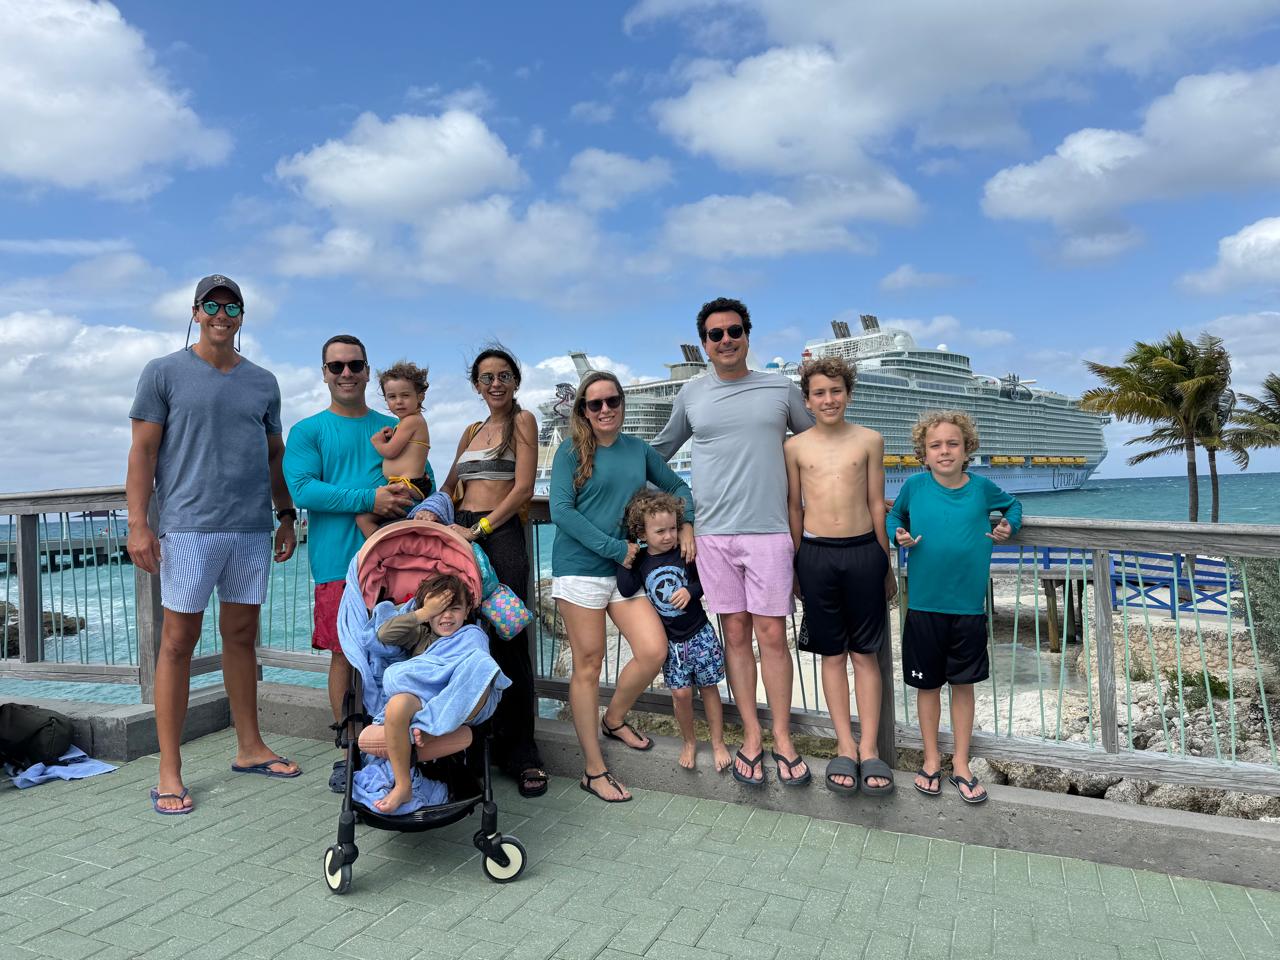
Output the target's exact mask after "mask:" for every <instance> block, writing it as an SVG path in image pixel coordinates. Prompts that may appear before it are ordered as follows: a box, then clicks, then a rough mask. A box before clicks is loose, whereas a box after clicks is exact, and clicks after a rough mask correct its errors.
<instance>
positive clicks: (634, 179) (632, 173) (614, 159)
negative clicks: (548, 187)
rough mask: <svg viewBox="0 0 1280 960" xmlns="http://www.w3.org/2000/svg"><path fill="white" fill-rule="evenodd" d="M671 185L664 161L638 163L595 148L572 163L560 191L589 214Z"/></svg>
mask: <svg viewBox="0 0 1280 960" xmlns="http://www.w3.org/2000/svg"><path fill="white" fill-rule="evenodd" d="M670 182H671V164H669V163H667V161H666V160H663V159H662V158H661V157H650V158H649V159H648V160H636V159H635V158H633V157H628V156H626V155H624V154H621V153H610V152H609V151H607V150H599V149H596V148H595V147H592V148H590V149H587V150H583V151H582V152H581V153H579V154H577V155H576V156H574V158H573V159H572V160H570V161H569V169H568V171H566V173H565V175H564V176H563V177H561V178H560V189H561V190H563V191H565V192H566V193H570V194H573V195H574V196H576V197H577V198H578V202H579V203H580V204H581V205H582V206H583V207H585V208H586V209H588V210H608V209H611V208H613V207H616V206H618V205H619V204H621V203H622V202H623V201H624V200H626V199H627V198H628V197H631V196H633V195H635V194H637V193H644V192H646V191H650V190H656V189H657V188H658V187H661V186H663V185H665V184H667V183H670Z"/></svg>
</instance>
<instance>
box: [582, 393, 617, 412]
mask: <svg viewBox="0 0 1280 960" xmlns="http://www.w3.org/2000/svg"><path fill="white" fill-rule="evenodd" d="M620 406H622V394H620V393H615V394H614V395H613V396H611V397H601V398H600V399H598V400H588V401H587V409H588V410H590V411H591V412H592V413H599V412H600V411H601V410H603V409H604V408H605V407H608V408H609V409H610V410H617V409H618V407H620Z"/></svg>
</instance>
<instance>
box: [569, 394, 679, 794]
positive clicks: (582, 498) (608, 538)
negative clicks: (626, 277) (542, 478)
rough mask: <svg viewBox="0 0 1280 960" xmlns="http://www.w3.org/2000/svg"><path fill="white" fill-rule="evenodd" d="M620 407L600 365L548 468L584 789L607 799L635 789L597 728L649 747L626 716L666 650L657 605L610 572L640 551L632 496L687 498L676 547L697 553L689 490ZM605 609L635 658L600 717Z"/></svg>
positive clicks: (615, 737) (633, 744) (576, 401)
mask: <svg viewBox="0 0 1280 960" xmlns="http://www.w3.org/2000/svg"><path fill="white" fill-rule="evenodd" d="M624 412H625V398H624V397H623V394H622V385H621V384H620V383H619V382H618V378H617V377H615V376H614V375H613V374H612V373H605V372H603V371H598V370H597V371H592V372H591V373H589V374H587V375H586V376H585V377H584V378H583V380H582V383H581V384H580V385H579V387H578V393H577V396H575V397H574V400H573V411H572V413H571V414H570V417H569V427H570V432H571V436H570V438H569V439H568V440H565V441H564V442H563V443H562V444H560V448H559V449H558V450H556V454H555V459H554V460H553V461H552V466H551V496H550V501H551V503H550V506H551V521H552V523H554V524H555V525H556V539H555V544H554V545H553V547H552V550H551V576H552V585H551V595H552V597H554V598H555V600H556V605H557V607H558V609H559V611H560V615H561V616H562V617H564V625H565V631H566V632H567V633H568V636H569V646H570V648H571V650H572V651H573V673H572V675H571V677H570V680H569V705H570V708H571V709H572V710H573V725H574V727H575V728H576V730H577V733H578V742H579V743H580V744H581V745H582V758H583V768H582V780H581V781H580V783H579V786H581V787H582V789H583V790H586V791H587V792H588V793H591V794H594V795H595V796H597V797H599V798H600V799H601V800H604V801H606V802H608V803H621V802H623V801H626V800H630V799H631V794H630V793H629V792H628V791H627V788H626V787H625V786H623V785H622V784H621V783H619V782H618V780H617V779H615V778H614V776H613V775H612V774H611V773H609V769H608V767H606V766H605V762H604V756H603V754H602V753H601V752H600V735H601V734H603V735H604V736H606V737H609V738H610V739H613V740H618V741H620V742H621V743H622V744H623V745H624V746H627V747H630V748H631V749H633V750H648V749H649V748H650V747H652V746H653V741H652V740H651V739H649V738H648V737H646V736H644V735H643V734H640V733H638V732H636V730H635V729H634V728H633V727H632V726H631V725H630V724H628V723H627V722H626V717H627V711H628V710H630V709H631V705H632V704H633V703H635V701H636V698H637V697H638V696H639V695H640V693H641V692H642V691H643V690H644V688H645V687H647V686H648V685H649V683H650V682H652V680H653V678H654V677H655V676H656V675H657V673H658V670H659V669H660V668H661V667H662V662H663V660H664V659H665V658H666V655H667V638H666V633H665V632H664V631H663V628H662V621H661V620H659V619H658V614H657V611H655V610H654V609H653V606H652V605H651V604H650V603H649V600H648V598H647V597H646V596H645V594H644V592H643V591H641V592H640V593H639V594H637V595H636V596H635V597H632V598H630V599H627V598H624V597H623V596H622V594H620V593H619V592H618V586H617V581H616V580H615V578H614V575H613V571H614V569H615V564H618V563H621V564H622V565H623V566H630V564H631V561H632V560H633V559H634V558H635V555H636V545H635V544H634V543H629V542H628V541H627V539H626V537H625V535H624V533H623V526H622V515H623V510H624V508H625V507H626V504H627V501H628V500H630V499H631V495H632V494H633V493H635V492H636V491H637V490H639V489H640V488H641V487H643V486H644V485H645V484H646V483H653V484H654V485H655V486H658V487H660V488H661V489H663V490H666V491H668V492H670V493H674V494H676V495H677V496H679V497H680V498H681V499H683V500H684V502H685V516H686V517H687V518H688V520H687V522H686V523H685V524H684V525H683V526H682V527H681V528H680V548H681V552H682V553H683V554H684V557H685V560H686V562H687V561H689V560H692V559H693V551H694V545H693V523H692V520H693V495H692V494H691V493H690V492H689V487H688V485H687V484H685V482H684V481H683V480H681V479H680V478H679V477H677V476H676V475H675V473H673V472H672V470H671V468H670V467H668V466H667V464H666V462H665V461H664V460H663V459H662V457H660V456H659V455H658V454H657V452H656V451H655V450H654V449H653V448H652V447H650V446H649V444H647V443H645V442H644V441H643V440H641V439H639V438H638V437H633V436H631V435H629V434H624V433H623V432H622V420H623V414H624ZM606 612H607V613H608V614H609V619H611V620H612V621H613V622H614V624H615V625H616V626H617V628H618V630H619V632H621V634H622V635H623V636H624V637H626V639H627V643H628V644H629V645H630V646H631V655H632V659H631V661H630V662H629V663H628V664H627V665H626V666H625V667H623V668H622V670H621V672H620V673H619V674H618V683H617V689H616V690H615V692H614V694H613V699H612V700H610V701H609V706H608V707H607V708H606V709H605V712H604V716H603V717H600V718H599V724H597V722H596V721H597V712H596V711H597V709H598V708H597V704H598V703H599V697H600V668H601V666H602V665H603V663H604V653H605V623H604V618H605V613H606Z"/></svg>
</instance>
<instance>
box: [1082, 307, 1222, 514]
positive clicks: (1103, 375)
mask: <svg viewBox="0 0 1280 960" xmlns="http://www.w3.org/2000/svg"><path fill="white" fill-rule="evenodd" d="M1085 365H1086V366H1087V367H1088V368H1089V370H1090V371H1091V372H1092V373H1093V374H1094V375H1095V376H1097V377H1098V378H1099V379H1100V380H1102V382H1103V384H1105V386H1101V387H1093V388H1091V389H1089V390H1086V391H1085V392H1084V394H1083V396H1082V397H1081V398H1080V405H1081V406H1082V407H1083V408H1084V409H1086V410H1096V411H1098V412H1100V413H1109V414H1111V415H1112V416H1115V417H1117V418H1119V419H1121V420H1128V421H1130V422H1133V423H1147V424H1151V425H1152V426H1153V427H1154V429H1153V430H1152V431H1151V433H1149V434H1147V435H1146V436H1144V437H1138V438H1135V439H1133V440H1131V441H1129V443H1148V444H1156V445H1157V446H1156V449H1154V450H1148V451H1146V452H1144V453H1141V454H1138V455H1136V456H1134V457H1130V458H1129V463H1130V464H1138V463H1143V462H1145V461H1147V460H1150V459H1152V458H1154V457H1159V456H1164V455H1166V454H1170V453H1175V452H1179V451H1181V452H1182V453H1183V454H1184V455H1185V456H1186V459H1187V514H1188V518H1189V519H1190V520H1191V521H1192V522H1195V521H1198V520H1199V519H1200V488H1199V483H1198V477H1197V475H1196V443H1197V441H1198V439H1199V438H1200V437H1201V436H1204V435H1207V434H1208V433H1209V432H1212V431H1209V430H1208V429H1207V426H1208V425H1209V424H1210V423H1211V422H1213V421H1214V420H1215V419H1216V417H1217V414H1216V413H1215V414H1210V412H1209V411H1211V410H1217V408H1218V405H1219V404H1220V403H1221V402H1222V395H1223V393H1224V391H1226V389H1227V383H1228V382H1229V381H1230V377H1231V373H1230V358H1229V357H1227V354H1226V351H1225V349H1223V347H1222V341H1221V339H1219V338H1218V337H1214V336H1211V335H1210V334H1202V335H1201V337H1200V338H1199V339H1198V340H1197V341H1194V342H1193V341H1191V340H1188V339H1187V338H1186V337H1185V336H1183V335H1182V334H1181V333H1177V332H1174V333H1171V334H1169V335H1168V336H1167V337H1165V338H1164V339H1163V340H1161V341H1159V342H1158V343H1144V342H1142V341H1138V342H1137V343H1135V344H1134V345H1133V347H1132V348H1131V349H1130V350H1129V352H1128V353H1127V354H1125V357H1124V361H1123V363H1122V364H1120V365H1119V366H1109V365H1107V364H1102V363H1093V362H1092V361H1086V363H1085ZM1224 365H1225V366H1224ZM1224 369H1225V372H1224ZM1218 429H1219V430H1220V427H1219V428H1218ZM1215 449H1216V448H1215ZM1212 459H1213V458H1211V460H1212ZM1211 470H1212V472H1213V473H1214V475H1215V476H1216V461H1215V462H1213V463H1211ZM1214 500H1215V508H1216V500H1217V497H1216V494H1215V497H1214ZM1215 516H1216V509H1215Z"/></svg>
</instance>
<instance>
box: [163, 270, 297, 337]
mask: <svg viewBox="0 0 1280 960" xmlns="http://www.w3.org/2000/svg"><path fill="white" fill-rule="evenodd" d="M202 276H203V275H202ZM199 279H200V277H198V276H193V277H191V278H190V279H189V280H184V281H183V282H182V283H180V284H177V285H176V286H173V287H170V288H169V289H168V290H166V291H165V292H164V293H162V294H161V295H160V296H158V297H156V299H155V300H154V301H153V302H152V304H151V315H152V316H153V317H155V318H156V319H157V320H159V321H160V322H161V323H163V324H165V325H166V327H182V328H184V329H185V328H186V325H187V322H188V321H189V320H190V319H191V305H192V302H193V301H194V298H195V292H196V283H197V281H199ZM231 279H233V280H235V282H236V284H237V285H238V286H239V287H240V292H241V293H242V294H243V295H244V307H245V309H244V318H245V323H246V324H248V325H249V329H250V330H252V329H253V327H254V326H255V325H258V324H261V323H264V322H266V321H269V320H271V319H272V318H273V317H274V316H275V315H276V300H275V297H274V296H272V295H270V294H268V293H267V292H266V291H265V290H264V289H263V288H262V287H261V286H259V285H258V282H257V281H256V280H255V279H253V278H252V277H251V278H249V279H245V278H244V277H243V276H235V277H232V278H231ZM195 336H196V334H195V332H194V331H193V332H192V337H193V338H194V337H195Z"/></svg>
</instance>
